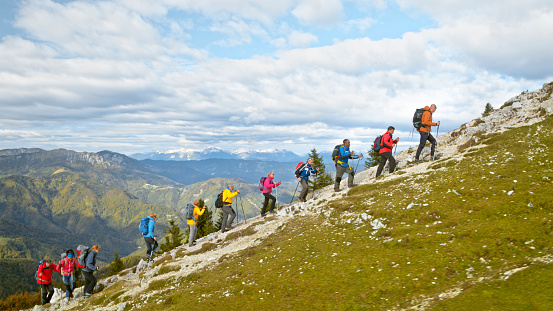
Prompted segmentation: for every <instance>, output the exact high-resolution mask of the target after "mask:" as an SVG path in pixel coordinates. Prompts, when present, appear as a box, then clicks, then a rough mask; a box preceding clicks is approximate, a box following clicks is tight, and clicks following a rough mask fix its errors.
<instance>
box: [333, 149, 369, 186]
mask: <svg viewBox="0 0 553 311" xmlns="http://www.w3.org/2000/svg"><path fill="white" fill-rule="evenodd" d="M350 145H351V143H350V141H349V139H344V145H343V146H342V147H340V155H339V156H338V160H337V161H336V180H335V181H334V191H340V182H341V181H342V176H344V173H347V174H348V187H349V188H352V187H355V186H356V185H354V184H353V177H354V175H355V171H354V170H353V168H352V167H351V166H350V165H349V163H348V160H349V159H359V158H362V157H363V154H362V153H361V154H359V155H358V156H355V155H353V154H354V151H353V150H350V149H349V147H350Z"/></svg>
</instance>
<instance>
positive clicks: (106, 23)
mask: <svg viewBox="0 0 553 311" xmlns="http://www.w3.org/2000/svg"><path fill="white" fill-rule="evenodd" d="M551 37H553V3H551V1H545V0H528V1H514V0H503V1H499V0H491V1H486V2H485V3H481V1H475V0H464V1H461V0H450V1H437V0H418V1H415V0H397V1H386V0H348V1H346V0H342V1H341V0H282V1H277V2H275V1H259V0H257V1H254V0H204V1H192V0H159V1H149V0H111V1H92V0H88V1H84V0H75V1H53V0H25V1H15V0H14V1H2V2H0V92H1V93H0V94H2V96H0V108H1V109H2V113H1V114H0V135H1V136H2V140H1V141H0V148H2V149H8V148H21V147H37V148H44V149H54V148H66V149H72V150H77V151H100V150H106V149H107V150H111V151H115V152H121V153H126V154H132V153H140V152H149V151H166V150H177V149H204V148H207V147H219V148H223V149H227V150H235V149H255V150H257V149H259V150H262V149H271V148H280V149H289V150H292V151H294V152H297V153H305V152H307V151H308V150H309V149H311V148H312V147H316V148H317V149H319V150H330V149H331V148H332V147H333V146H334V145H336V143H338V142H339V141H341V140H342V139H343V138H349V139H350V140H351V141H352V145H353V146H355V147H356V150H364V149H368V148H369V145H370V143H371V142H372V141H373V140H374V137H375V136H376V135H377V134H382V133H383V132H384V131H385V128H386V127H387V126H388V125H394V126H395V127H396V135H395V136H399V137H400V138H401V145H400V147H402V148H406V147H408V146H412V145H414V144H416V140H417V137H416V135H415V137H414V138H409V131H410V130H411V118H412V114H413V112H414V110H415V109H416V108H418V107H422V106H424V105H430V104H436V105H437V106H438V111H437V112H436V114H435V116H434V117H435V119H436V120H440V121H441V122H442V126H441V129H440V132H442V133H443V132H446V131H450V130H453V129H455V128H457V127H458V126H460V125H461V124H463V123H465V122H468V121H470V120H471V119H473V118H476V117H478V116H479V115H480V114H481V112H482V111H483V109H484V106H485V104H486V103H488V102H489V103H491V104H492V106H494V107H496V108H497V107H499V106H501V105H502V104H503V102H505V101H507V100H508V99H510V98H511V97H513V96H515V95H517V94H519V93H520V92H522V91H525V90H534V89H537V88H539V87H541V85H542V84H543V83H548V82H551V81H552V80H553V63H552V62H550V55H551V53H552V52H553V43H552V41H551V40H549V39H548V38H551Z"/></svg>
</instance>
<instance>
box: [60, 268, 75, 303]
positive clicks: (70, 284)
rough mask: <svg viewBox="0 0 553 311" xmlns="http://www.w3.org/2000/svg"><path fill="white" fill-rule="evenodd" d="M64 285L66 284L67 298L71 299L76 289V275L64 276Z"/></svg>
mask: <svg viewBox="0 0 553 311" xmlns="http://www.w3.org/2000/svg"><path fill="white" fill-rule="evenodd" d="M63 284H65V297H67V298H69V297H71V294H72V293H73V290H74V289H75V275H73V274H71V275H64V276H63Z"/></svg>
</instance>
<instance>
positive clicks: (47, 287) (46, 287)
mask: <svg viewBox="0 0 553 311" xmlns="http://www.w3.org/2000/svg"><path fill="white" fill-rule="evenodd" d="M40 292H41V293H42V304H43V305H45V304H47V303H49V302H50V299H52V296H54V286H53V285H52V283H49V284H40Z"/></svg>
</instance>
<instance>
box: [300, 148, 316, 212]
mask: <svg viewBox="0 0 553 311" xmlns="http://www.w3.org/2000/svg"><path fill="white" fill-rule="evenodd" d="M318 172H319V168H318V167H317V168H313V159H311V158H309V159H307V164H305V166H304V167H303V169H302V170H301V173H300V176H299V177H298V181H299V182H300V183H301V192H300V195H299V196H298V198H299V199H300V201H302V202H305V201H307V191H308V190H309V184H308V181H309V176H311V174H317V173H318Z"/></svg>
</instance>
